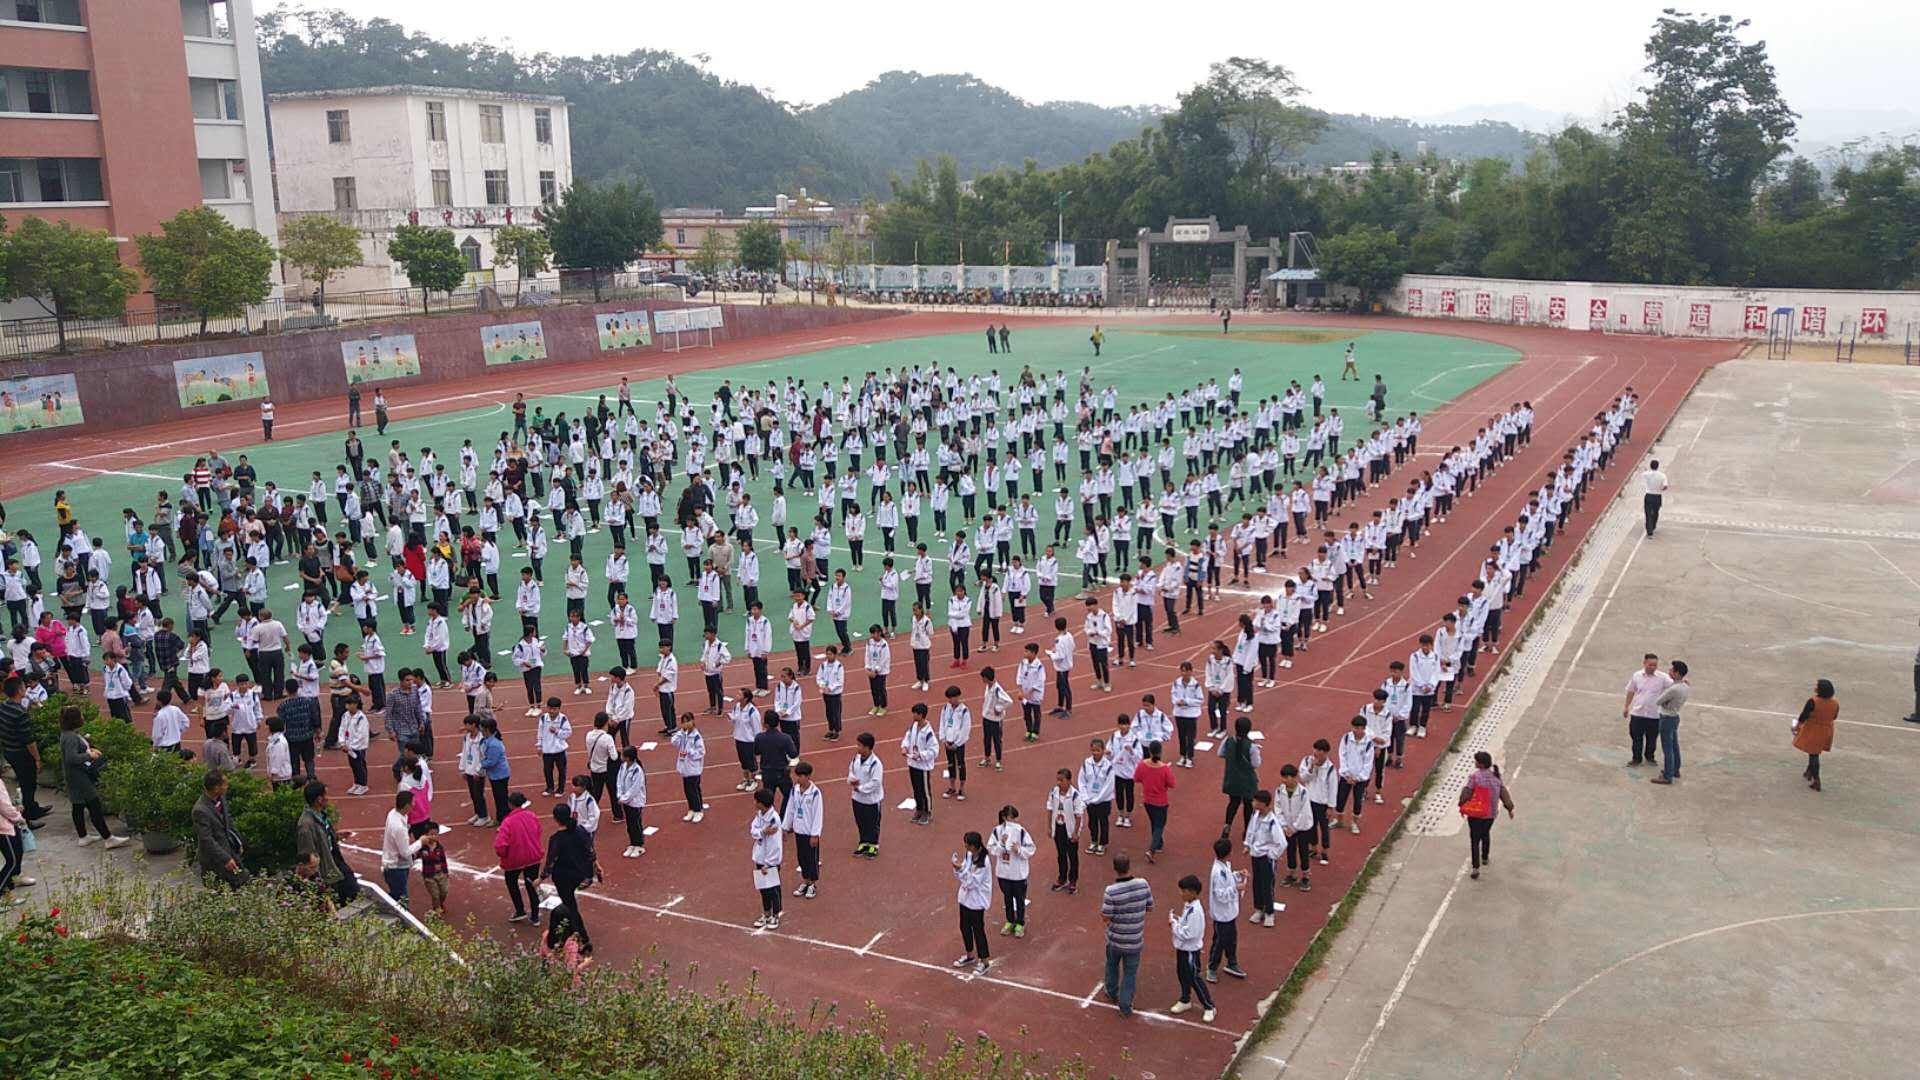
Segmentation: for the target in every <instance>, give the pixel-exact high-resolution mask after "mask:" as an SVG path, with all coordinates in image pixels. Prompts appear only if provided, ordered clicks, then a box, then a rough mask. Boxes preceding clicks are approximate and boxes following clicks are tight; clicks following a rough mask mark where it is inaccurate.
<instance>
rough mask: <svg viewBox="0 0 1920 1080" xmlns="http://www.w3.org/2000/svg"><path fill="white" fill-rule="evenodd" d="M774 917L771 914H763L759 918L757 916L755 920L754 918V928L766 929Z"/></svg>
mask: <svg viewBox="0 0 1920 1080" xmlns="http://www.w3.org/2000/svg"><path fill="white" fill-rule="evenodd" d="M772 918H773V917H772V916H771V915H762V916H760V917H759V918H757V919H755V920H753V928H754V929H755V930H760V929H764V928H765V927H766V925H767V923H768V922H770V921H771V920H772Z"/></svg>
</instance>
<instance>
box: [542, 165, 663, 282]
mask: <svg viewBox="0 0 1920 1080" xmlns="http://www.w3.org/2000/svg"><path fill="white" fill-rule="evenodd" d="M545 214H546V219H547V240H548V242H549V243H550V244H551V245H552V246H553V258H554V263H555V264H556V265H558V266H562V267H565V268H566V269H568V270H586V271H589V272H590V273H591V274H592V276H593V298H594V299H595V300H598V299H600V275H601V274H602V273H605V272H615V273H617V272H619V271H621V270H624V269H626V267H627V266H628V265H629V264H631V263H632V262H634V261H635V260H636V259H638V258H640V256H641V255H642V254H644V253H645V252H646V250H647V249H648V248H649V247H652V246H653V245H654V244H657V243H659V242H660V237H661V228H660V211H659V210H658V209H657V208H655V206H654V204H653V195H652V194H651V193H649V192H648V191H647V189H646V188H645V187H643V186H641V185H640V184H638V183H628V182H625V181H622V182H620V183H616V184H589V183H587V182H585V181H576V182H575V183H574V184H573V186H572V187H569V188H568V189H567V190H566V191H564V192H561V194H560V202H559V203H558V204H557V205H554V206H550V207H548V208H547V209H546V211H545Z"/></svg>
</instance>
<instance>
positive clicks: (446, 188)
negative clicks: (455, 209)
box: [433, 169, 453, 206]
mask: <svg viewBox="0 0 1920 1080" xmlns="http://www.w3.org/2000/svg"><path fill="white" fill-rule="evenodd" d="M433 205H435V206H452V205H453V174H452V173H450V172H448V171H447V170H445V169H435V170H433Z"/></svg>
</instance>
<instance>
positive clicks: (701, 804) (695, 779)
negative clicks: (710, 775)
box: [673, 712, 707, 824]
mask: <svg viewBox="0 0 1920 1080" xmlns="http://www.w3.org/2000/svg"><path fill="white" fill-rule="evenodd" d="M706 768H707V740H706V736H704V735H702V734H700V729H698V728H696V727H694V726H693V714H692V713H690V712H686V713H681V714H680V727H679V729H678V730H676V731H675V732H674V733H673V771H674V772H675V773H677V774H679V776H680V790H681V791H682V793H684V794H685V795H686V797H687V812H686V815H685V816H683V817H682V818H681V819H680V820H681V821H688V822H694V823H696V824H697V823H698V822H699V821H700V819H701V818H702V817H703V816H705V814H706V810H707V804H706V800H705V798H704V796H703V795H702V793H701V791H700V777H701V774H703V773H705V772H706Z"/></svg>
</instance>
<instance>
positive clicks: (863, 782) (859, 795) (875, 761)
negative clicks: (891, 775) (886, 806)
mask: <svg viewBox="0 0 1920 1080" xmlns="http://www.w3.org/2000/svg"><path fill="white" fill-rule="evenodd" d="M885 772H886V766H884V765H882V764H881V763H880V755H878V754H855V755H854V756H853V760H852V761H851V762H848V763H847V791H848V793H849V794H850V795H851V796H852V798H853V801H854V802H857V803H861V804H863V805H866V806H874V805H877V804H879V803H880V802H882V801H884V800H885V799H886V797H887V795H886V789H885V787H884V785H883V784H882V782H881V778H882V776H883V774H884V773H885Z"/></svg>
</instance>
